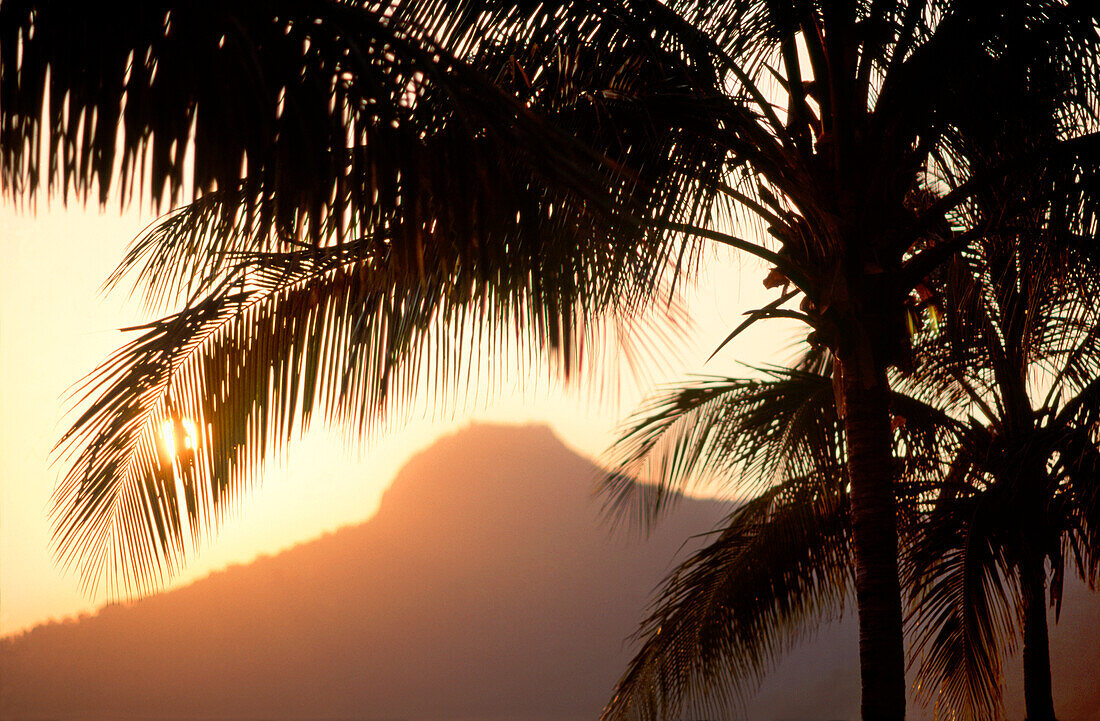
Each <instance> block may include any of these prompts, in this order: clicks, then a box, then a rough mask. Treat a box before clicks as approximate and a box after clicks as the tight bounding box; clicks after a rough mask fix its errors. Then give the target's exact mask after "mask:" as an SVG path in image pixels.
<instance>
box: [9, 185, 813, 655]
mask: <svg viewBox="0 0 1100 721" xmlns="http://www.w3.org/2000/svg"><path fill="white" fill-rule="evenodd" d="M152 219H153V215H152V214H151V213H148V212H146V213H142V212H138V211H136V210H129V211H127V212H125V213H120V212H119V210H118V204H117V203H114V204H112V205H109V206H108V209H107V210H105V211H99V210H96V209H91V210H86V209H82V208H80V207H69V208H67V209H66V208H63V207H61V205H60V204H57V203H55V204H45V203H43V204H41V205H40V207H39V209H38V212H37V213H36V214H35V213H31V212H30V211H28V210H25V209H24V210H19V209H17V208H16V207H15V206H14V205H12V204H11V203H10V202H5V203H4V204H3V205H2V206H0V244H2V253H3V258H4V261H3V264H2V266H0V399H2V402H0V635H6V634H8V633H12V632H15V631H18V630H21V629H24V628H27V627H29V626H32V625H34V624H35V623H38V622H40V621H44V620H47V619H50V618H59V617H64V616H68V615H72V614H75V613H80V612H83V611H87V610H91V609H93V608H95V607H97V606H99V605H101V604H102V603H103V602H104V601H106V600H108V599H107V598H105V597H104V596H102V595H100V596H97V597H94V598H89V597H85V596H83V595H82V594H81V592H80V590H79V584H78V581H77V578H76V577H75V576H74V575H72V574H66V573H65V572H64V571H63V569H61V568H59V567H57V566H56V565H55V564H54V563H53V561H52V556H51V553H50V549H49V540H50V527H49V523H48V519H47V516H46V514H47V509H48V507H49V498H50V493H51V491H52V489H53V486H54V484H55V482H56V481H57V478H58V476H59V474H61V473H63V472H64V467H63V465H62V464H60V463H55V464H53V465H51V464H50V457H49V454H50V450H51V448H52V446H53V444H54V442H55V441H56V439H57V438H58V436H59V435H60V433H61V432H62V431H63V430H64V429H65V428H66V427H67V425H66V423H65V421H64V411H65V410H66V409H67V408H68V405H67V403H66V402H65V400H64V399H65V396H66V391H67V390H68V389H69V387H70V386H71V385H72V384H73V383H74V382H75V381H77V380H79V379H80V378H81V377H82V376H83V375H84V374H86V373H87V372H89V371H90V370H92V369H93V368H94V367H95V365H96V363H97V362H99V361H100V360H102V359H103V358H104V357H105V356H106V354H108V353H109V352H110V351H112V350H114V349H115V348H116V347H117V346H118V345H120V343H121V341H122V340H123V335H122V334H120V333H119V332H117V330H116V329H117V328H119V327H122V326H126V325H133V324H134V323H136V322H138V321H141V320H143V319H145V316H144V315H143V313H142V311H141V308H140V305H139V303H138V302H137V301H136V300H128V299H127V298H126V297H125V292H124V291H123V292H115V293H113V294H111V295H108V296H104V295H102V294H101V293H100V292H99V288H100V285H101V283H102V282H103V280H104V279H105V278H106V277H107V275H108V274H109V273H110V271H111V270H113V269H114V267H115V265H116V264H117V263H118V261H119V260H120V259H121V257H122V253H123V250H124V248H125V247H126V244H127V243H128V242H129V241H130V240H131V239H132V238H133V237H134V236H135V235H136V234H137V233H138V232H140V231H141V229H142V228H143V227H145V225H146V224H147V223H148V222H149V221H151V220H152ZM764 272H765V271H763V270H762V266H761V265H759V264H758V263H756V262H755V261H751V260H743V259H736V260H730V259H727V260H723V261H721V262H717V263H716V264H715V268H714V272H713V273H712V274H711V275H712V277H711V278H709V280H708V281H707V282H706V283H705V285H704V286H703V287H701V288H700V289H699V290H698V291H697V292H696V293H694V294H693V295H692V297H691V299H690V306H689V307H690V309H691V312H692V315H693V317H694V318H695V321H696V323H697V325H698V326H699V331H700V332H699V333H697V337H696V338H695V339H694V340H693V341H691V342H686V343H685V344H684V348H682V349H680V350H681V351H682V356H683V359H684V362H683V363H682V364H681V365H680V366H679V367H674V368H668V369H667V372H665V373H664V374H663V375H662V376H661V377H660V378H656V379H654V380H655V381H657V382H660V381H662V380H675V379H676V378H679V377H682V376H683V374H684V373H689V372H704V373H722V372H730V373H735V372H738V371H737V366H736V364H735V363H734V362H733V361H734V360H735V359H736V360H742V361H746V362H754V363H761V362H767V361H768V360H769V359H773V358H774V359H775V360H776V361H781V360H782V359H784V358H786V357H788V356H789V355H790V342H791V339H792V337H793V335H792V330H791V329H790V326H785V327H784V326H780V325H777V324H774V323H773V324H772V325H770V326H768V324H760V327H758V330H756V331H755V332H753V333H749V334H746V335H745V337H744V338H743V339H740V340H738V341H737V342H736V343H735V344H733V345H731V347H730V348H729V350H727V351H723V354H722V356H721V357H720V358H718V359H716V360H715V361H712V362H711V363H710V364H707V365H704V364H703V362H704V361H705V359H706V357H707V356H708V355H709V354H710V351H711V350H713V348H714V347H715V346H716V345H717V344H718V343H719V342H720V341H721V339H722V338H723V337H724V335H725V333H728V332H729V329H730V328H732V327H733V326H734V325H735V324H736V323H737V322H739V321H740V314H741V313H742V312H743V311H744V310H746V309H747V308H752V307H757V306H759V305H760V304H762V303H763V302H767V301H768V300H770V299H771V294H770V293H768V292H766V291H765V290H764V289H763V288H762V287H761V285H760V278H762V277H763V274H764ZM742 276H744V282H741V280H740V279H741V277H742ZM516 375H519V374H516ZM522 376H523V377H524V378H523V379H521V378H517V377H512V378H511V379H509V380H508V381H506V382H505V383H504V384H503V387H504V388H505V389H506V391H505V392H504V393H503V394H498V395H496V396H494V397H493V398H491V399H490V400H489V401H488V402H474V403H471V404H469V406H470V407H468V408H460V409H457V410H455V409H449V408H432V407H431V405H430V403H428V402H427V401H426V400H425V402H424V403H423V404H422V407H421V408H420V409H418V411H417V412H416V413H415V414H414V415H415V416H416V418H417V420H414V421H413V422H411V423H409V424H407V425H405V426H402V427H400V428H397V429H391V430H390V431H389V432H387V433H385V434H382V435H379V436H378V437H377V438H373V439H368V440H366V441H365V442H362V443H358V444H354V447H349V446H348V444H345V443H344V442H343V436H342V434H341V431H340V430H339V429H325V428H315V429H314V430H313V431H311V432H310V434H309V435H308V436H307V437H306V438H304V439H302V440H301V441H300V442H298V443H297V444H295V445H294V446H292V447H291V449H290V452H289V456H288V458H287V459H285V462H279V463H273V464H271V465H269V466H268V469H267V471H266V472H265V474H264V480H263V488H262V491H261V492H258V493H255V494H252V495H250V496H248V497H246V498H245V499H244V502H243V503H242V504H241V508H240V509H239V512H236V513H233V514H231V517H230V520H229V521H228V522H227V524H226V525H225V526H224V527H223V528H222V530H221V532H220V533H219V535H218V536H217V538H216V539H214V541H213V542H212V543H208V544H207V547H206V548H204V549H202V551H201V552H200V553H199V554H197V555H196V556H193V557H192V559H191V562H190V563H189V565H188V568H187V571H186V572H185V574H184V575H182V576H181V577H179V578H178V579H177V580H176V583H177V584H178V583H182V582H186V581H187V580H189V579H194V578H196V577H199V576H202V575H205V574H206V573H208V572H209V571H211V570H213V569H216V568H220V567H223V566H225V565H227V564H230V563H235V562H247V561H248V560H251V559H252V558H254V557H255V556H256V555H258V554H262V553H272V552H275V551H277V550H280V549H283V548H286V547H288V546H290V545H293V544H295V543H297V542H300V541H302V540H305V539H308V538H313V537H315V536H317V535H319V534H320V533H322V532H324V531H326V530H331V529H333V528H336V527H339V526H342V525H346V524H349V523H353V522H357V521H360V520H363V519H365V518H366V517H368V516H369V515H371V513H373V511H374V509H375V506H376V504H377V501H378V498H379V496H380V494H381V492H382V491H383V490H384V488H385V486H386V485H387V484H388V483H389V481H390V479H391V478H392V476H393V474H394V473H395V472H396V471H397V469H398V468H400V466H401V465H402V463H403V462H404V461H405V459H407V458H408V457H409V456H410V455H411V454H413V453H414V452H416V451H417V450H420V449H422V448H424V447H426V446H427V445H429V444H430V443H431V442H432V441H433V440H434V439H435V438H437V437H438V436H439V435H441V434H445V433H448V432H450V431H452V430H454V429H455V428H456V427H460V426H464V425H466V424H468V423H469V422H471V420H478V419H480V420H491V421H506V422H531V421H534V422H544V423H549V424H550V425H551V426H552V427H553V428H554V429H555V431H556V432H557V433H558V435H559V436H560V437H561V438H562V439H563V440H565V442H566V443H568V444H569V445H571V446H572V447H573V448H574V449H576V450H578V451H579V452H581V453H582V454H584V455H586V456H588V457H590V458H598V457H599V455H600V453H601V452H602V451H603V450H604V449H605V448H606V447H607V445H608V444H609V442H610V441H611V440H612V439H613V437H614V435H613V432H614V428H615V424H616V422H617V421H619V420H621V419H622V418H623V417H624V416H625V415H626V414H627V413H628V412H629V411H630V410H632V409H633V407H634V406H635V404H636V403H637V401H638V400H640V398H641V391H640V390H627V391H624V392H623V393H622V394H621V397H620V400H619V402H618V404H617V406H616V405H615V404H609V403H607V402H606V401H604V402H600V403H597V402H595V400H594V399H592V398H591V397H586V395H585V392H584V391H583V390H582V389H572V390H568V391H563V389H562V388H561V387H559V386H558V384H556V383H553V382H550V381H548V380H545V378H546V374H545V373H543V372H538V371H534V372H532V371H530V370H528V371H525V372H524V373H523V374H522ZM531 378H540V379H543V380H541V381H540V382H538V383H537V384H536V386H537V387H534V388H531V387H528V388H526V389H524V387H523V384H522V383H521V380H526V381H527V382H528V383H529V384H530V379H531ZM482 395H484V393H482Z"/></svg>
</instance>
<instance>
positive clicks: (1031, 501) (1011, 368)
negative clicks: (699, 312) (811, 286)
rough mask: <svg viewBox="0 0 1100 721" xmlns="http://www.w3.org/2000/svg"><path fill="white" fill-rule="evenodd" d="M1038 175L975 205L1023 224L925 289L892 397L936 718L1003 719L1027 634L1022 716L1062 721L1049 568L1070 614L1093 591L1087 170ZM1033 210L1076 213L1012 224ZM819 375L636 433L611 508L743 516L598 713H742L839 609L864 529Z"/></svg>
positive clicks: (1092, 331) (785, 373)
mask: <svg viewBox="0 0 1100 721" xmlns="http://www.w3.org/2000/svg"><path fill="white" fill-rule="evenodd" d="M1025 175H1028V176H1031V177H1030V178H1025V177H1022V176H1021V177H1018V178H1017V179H1016V181H1017V182H1016V183H1013V184H1005V185H1002V186H1001V187H1000V188H999V190H998V192H995V193H992V197H990V196H989V195H987V196H986V197H985V198H984V200H983V203H981V204H979V205H976V206H973V207H972V208H971V211H972V212H979V211H981V212H992V211H995V212H996V213H998V214H999V215H1000V216H1001V217H1002V218H1003V219H1006V220H1007V219H1012V220H1011V222H1008V223H1006V224H1005V225H1004V226H1002V230H1001V232H998V233H992V234H989V235H988V236H986V237H983V238H981V239H979V240H976V241H975V242H974V243H973V244H972V245H971V246H970V247H969V248H968V249H967V252H966V253H965V254H964V255H963V256H962V257H961V258H958V259H955V260H953V261H951V262H950V263H948V264H946V265H945V266H944V267H943V268H941V269H940V270H939V271H937V272H936V273H934V274H933V275H932V277H931V278H930V279H929V285H928V286H922V287H921V290H922V294H921V295H922V297H921V298H920V299H919V301H920V302H919V303H917V304H915V306H914V308H913V314H912V316H911V317H912V323H911V326H912V328H913V331H914V333H915V336H914V337H915V340H916V343H915V347H914V354H915V361H916V362H915V368H914V369H913V371H912V372H911V373H910V374H909V375H908V376H907V377H904V378H899V379H896V383H895V385H896V386H897V387H898V388H899V389H900V390H896V391H895V392H894V393H893V395H892V399H891V410H892V413H893V414H894V421H895V422H894V443H895V448H896V451H895V453H896V455H897V457H898V458H899V459H900V460H901V461H903V471H902V477H903V482H902V483H901V484H899V486H898V489H897V490H898V498H899V502H900V505H899V512H900V516H899V517H900V519H901V527H902V531H903V538H904V544H903V545H904V553H903V557H904V558H905V559H907V562H906V574H905V580H906V584H905V585H906V587H907V590H908V593H909V594H910V597H911V600H912V604H913V605H912V611H911V615H910V623H911V629H910V630H911V635H912V638H913V640H914V644H913V647H912V649H911V657H912V659H913V662H914V663H918V666H919V677H918V688H920V689H921V695H922V696H923V697H924V698H925V699H926V700H930V699H935V700H936V702H937V710H938V711H940V712H942V713H943V714H944V715H945V716H962V717H964V718H982V719H992V718H998V717H1000V716H1002V711H1001V707H1000V695H1001V694H1000V687H1001V671H1000V656H1001V655H1002V653H1003V651H1004V649H1005V646H1006V645H1008V646H1010V645H1011V644H1009V643H1008V642H1009V641H1011V639H1012V638H1013V637H1014V635H1015V632H1016V629H1017V628H1018V629H1019V631H1020V633H1021V635H1022V637H1023V657H1024V691H1025V694H1024V695H1025V704H1026V709H1027V717H1028V718H1029V719H1054V718H1055V716H1054V709H1053V699H1052V693H1051V676H1050V659H1049V646H1048V642H1047V618H1046V608H1047V604H1046V601H1047V590H1048V589H1047V583H1046V579H1047V572H1046V570H1045V567H1046V564H1049V567H1050V574H1051V577H1052V579H1053V580H1052V583H1051V584H1050V588H1049V599H1050V603H1051V604H1052V605H1055V606H1060V603H1061V579H1062V578H1063V576H1064V573H1065V569H1066V565H1067V563H1068V562H1069V559H1068V557H1072V559H1073V562H1074V565H1075V568H1076V571H1077V572H1078V574H1079V575H1080V576H1081V577H1082V578H1083V579H1084V580H1086V581H1087V582H1088V583H1089V584H1090V585H1092V584H1094V582H1095V579H1096V574H1097V564H1098V563H1100V555H1098V552H1100V545H1098V541H1100V538H1098V537H1097V536H1096V530H1095V529H1096V528H1097V527H1098V526H1097V524H1098V523H1100V516H1098V515H1097V511H1098V507H1097V498H1098V493H1100V476H1098V471H1100V466H1098V465H1097V462H1098V460H1100V436H1098V435H1097V431H1096V428H1097V426H1096V418H1097V415H1096V414H1097V413H1098V412H1100V404H1098V402H1097V400H1098V398H1097V396H1096V383H1097V381H1096V378H1097V376H1098V375H1100V345H1098V344H1097V338H1098V335H1097V334H1098V333H1100V331H1098V328H1100V317H1098V310H1097V306H1096V303H1095V298H1096V291H1097V289H1096V287H1095V283H1096V278H1097V277H1098V274H1097V272H1096V262H1097V260H1096V255H1095V252H1096V248H1095V239H1096V234H1097V226H1096V215H1095V206H1094V203H1093V202H1092V201H1091V200H1087V199H1085V198H1086V196H1088V195H1089V194H1091V193H1092V192H1094V189H1095V188H1096V185H1095V180H1096V177H1097V176H1096V168H1095V166H1093V167H1091V168H1086V167H1082V168H1079V169H1077V170H1076V171H1075V172H1074V173H1073V174H1072V177H1070V178H1062V179H1056V178H1051V177H1049V176H1048V177H1045V178H1044V177H1041V176H1042V175H1043V174H1041V173H1040V174H1038V175H1036V174H1035V173H1026V174H1025ZM1062 182H1070V183H1071V184H1072V187H1073V189H1069V188H1067V187H1065V186H1063V185H1062ZM1047 185H1049V186H1050V187H1057V188H1059V190H1057V192H1053V193H1044V192H1043V190H1042V189H1043V187H1046V186H1047ZM1021 193H1023V194H1026V195H1027V196H1029V197H1034V196H1037V195H1045V196H1046V197H1047V198H1048V199H1050V198H1059V199H1062V200H1068V201H1069V203H1068V204H1062V203H1056V204H1054V205H1051V206H1048V208H1047V212H1045V213H1042V214H1030V213H1028V214H1026V215H1015V213H1017V212H1018V211H1020V210H1021V208H1022V207H1023V206H1021V204H1020V203H1019V202H1018V199H1019V198H1020V196H1021ZM979 214H980V213H979ZM1026 239H1030V240H1031V242H1024V241H1025V240H1026ZM941 306H946V307H950V308H953V309H954V312H953V313H951V314H949V315H948V316H947V317H948V320H947V321H946V322H941V319H942V318H943V317H944V316H943V314H941V313H940V312H939V308H940V307H941ZM922 317H927V318H928V321H929V328H928V329H925V330H920V325H921V320H920V319H921V318H922ZM826 369H827V356H822V354H821V353H820V351H819V352H817V353H815V354H813V355H811V356H808V357H807V358H806V359H804V360H803V361H802V362H801V363H800V364H799V366H797V367H795V368H794V369H782V368H772V369H767V370H766V372H765V374H764V377H762V378H756V379H730V378H714V379H708V380H704V381H698V382H693V383H690V384H687V385H685V386H683V387H679V388H674V389H672V390H671V391H670V392H669V393H667V394H665V395H663V396H661V397H659V398H658V399H657V400H656V401H654V402H653V403H652V404H650V405H649V406H647V407H646V408H643V409H642V411H641V412H639V414H638V415H637V416H636V418H635V420H634V422H633V424H631V425H630V426H628V430H627V432H626V433H625V434H624V436H623V438H622V440H621V441H620V443H619V445H618V446H617V453H618V458H619V460H618V464H617V465H618V468H617V471H616V472H615V473H613V474H610V475H609V476H608V478H607V482H606V485H605V487H606V489H607V490H608V491H609V492H610V493H611V498H610V500H611V502H612V504H613V506H612V507H613V508H615V509H617V510H619V511H633V512H634V513H636V514H638V515H639V516H640V518H641V520H643V521H646V522H651V521H653V520H654V519H655V517H656V515H657V514H659V513H660V511H661V510H662V508H663V506H664V505H665V504H666V502H667V501H668V500H674V499H676V498H678V497H679V494H677V493H673V491H674V490H677V491H678V490H684V489H685V488H689V487H690V486H691V484H692V482H693V481H695V480H698V479H699V478H700V477H703V476H709V477H711V478H719V479H722V480H724V481H726V482H728V483H730V484H732V487H733V489H734V490H735V491H736V492H738V493H739V494H741V495H742V496H743V497H749V498H751V500H749V501H746V502H744V503H743V504H742V505H741V506H740V507H739V508H738V510H737V511H735V512H734V513H733V514H732V515H731V516H730V518H729V519H728V520H727V522H726V523H725V524H723V526H722V528H721V530H720V531H719V535H718V536H717V538H716V540H715V541H714V542H713V543H712V544H710V545H708V546H707V547H706V548H704V549H703V550H702V551H700V552H699V553H697V554H695V555H694V556H692V557H691V558H689V559H688V560H687V561H685V562H684V563H683V564H682V565H681V566H680V567H679V568H678V569H677V570H676V571H675V572H674V574H673V575H672V576H670V578H669V579H668V581H667V582H666V584H665V587H664V590H663V591H662V593H661V595H660V597H659V599H658V600H657V601H656V602H655V608H654V610H653V612H652V615H651V616H650V617H649V618H648V619H647V620H646V621H645V623H644V624H643V625H642V627H641V629H640V631H639V634H638V636H639V637H640V639H641V640H642V647H641V650H640V651H639V653H638V655H637V656H636V657H635V658H634V660H633V662H632V663H631V665H630V668H629V669H628V671H627V673H626V674H625V675H624V677H623V679H622V680H621V682H620V684H619V687H618V689H617V693H616V696H615V698H614V699H613V701H612V702H611V703H610V704H609V706H608V708H607V709H606V710H605V718H626V717H630V716H640V717H643V718H655V717H659V718H669V717H676V716H678V715H679V713H680V711H682V709H684V708H685V707H693V708H703V709H706V710H711V707H721V706H723V705H725V704H728V703H729V702H730V701H742V700H744V699H745V698H746V697H747V695H748V694H749V693H751V691H752V689H753V688H754V686H755V683H756V681H758V680H759V678H760V676H761V675H762V674H763V673H765V672H766V670H767V669H768V668H769V667H770V664H771V663H773V662H774V661H775V659H776V657H777V656H778V655H779V654H780V653H781V652H782V651H783V650H784V649H785V648H786V647H787V646H788V645H789V644H790V643H791V642H792V641H793V640H794V639H797V638H799V637H800V636H801V635H802V634H803V633H805V631H806V629H807V627H808V626H809V625H810V623H811V622H812V621H815V620H818V619H820V618H822V617H831V616H835V615H837V614H839V613H840V612H841V610H842V609H843V604H844V601H845V598H846V595H847V594H848V592H849V590H850V586H851V567H850V566H849V565H848V564H849V563H850V560H851V518H850V506H849V502H848V498H847V491H846V484H847V478H846V475H845V472H844V454H845V446H844V439H843V435H842V433H841V432H840V430H839V420H838V418H837V417H836V414H835V409H834V408H833V406H832V404H831V391H832V389H831V386H830V382H829V377H828V376H829V374H828V373H827V372H826ZM902 390H904V391H906V392H907V393H908V394H907V393H905V392H901V391H902ZM909 394H911V395H909ZM1033 399H1034V400H1033ZM1040 399H1041V400H1040ZM968 411H969V412H971V413H976V414H979V416H980V418H981V420H978V418H976V417H975V416H974V415H970V417H969V419H968V420H964V418H965V415H966V412H968ZM639 473H641V474H643V475H647V476H649V477H651V478H654V479H656V480H657V481H658V483H657V484H656V485H652V486H649V485H640V486H639V485H637V484H635V483H634V482H633V480H632V478H633V477H634V476H636V475H639Z"/></svg>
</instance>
